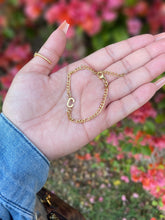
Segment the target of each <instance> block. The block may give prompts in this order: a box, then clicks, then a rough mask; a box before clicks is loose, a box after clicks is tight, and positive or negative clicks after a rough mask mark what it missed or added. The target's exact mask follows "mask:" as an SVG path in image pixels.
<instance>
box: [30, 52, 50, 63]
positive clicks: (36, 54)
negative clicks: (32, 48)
mask: <svg viewBox="0 0 165 220" xmlns="http://www.w3.org/2000/svg"><path fill="white" fill-rule="evenodd" d="M35 56H39V57H41V58H43V59H44V60H46V61H47V62H48V63H49V64H51V63H52V62H51V61H50V60H49V59H47V58H46V57H44V56H43V55H41V54H40V53H37V52H35V54H34V57H35Z"/></svg>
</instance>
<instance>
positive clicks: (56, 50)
mask: <svg viewBox="0 0 165 220" xmlns="http://www.w3.org/2000/svg"><path fill="white" fill-rule="evenodd" d="M68 28H69V24H68V23H67V22H66V21H64V22H63V23H62V24H61V25H60V26H59V27H58V28H57V29H56V30H55V31H54V32H53V33H52V34H51V35H50V36H49V38H48V39H47V41H46V42H45V43H44V45H43V46H42V47H41V49H40V50H39V52H38V53H39V54H41V55H42V56H44V57H45V58H46V59H48V60H49V61H50V62H51V64H50V63H48V62H47V61H46V60H45V59H43V58H42V57H40V56H35V57H33V59H32V60H31V61H30V62H29V63H28V64H27V65H26V69H28V70H29V69H30V71H33V72H36V73H40V74H44V75H48V74H49V73H50V72H51V70H52V69H53V68H54V66H55V65H56V64H57V62H58V60H59V58H60V57H61V55H62V53H63V51H64V48H65V45H66V33H67V30H68ZM24 71H25V68H24Z"/></svg>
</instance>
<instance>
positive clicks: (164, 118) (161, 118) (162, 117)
mask: <svg viewBox="0 0 165 220" xmlns="http://www.w3.org/2000/svg"><path fill="white" fill-rule="evenodd" d="M155 121H156V122H157V123H162V122H164V121H165V114H159V115H157V116H156V118H155Z"/></svg>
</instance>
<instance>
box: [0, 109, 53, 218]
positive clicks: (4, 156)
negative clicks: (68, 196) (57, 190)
mask: <svg viewBox="0 0 165 220" xmlns="http://www.w3.org/2000/svg"><path fill="white" fill-rule="evenodd" d="M48 172H49V161H48V159H47V158H46V157H45V156H44V155H43V154H42V153H41V152H40V151H39V150H38V149H37V148H36V147H35V146H34V145H33V143H31V141H30V140H29V139H28V138H27V137H26V136H25V135H24V134H23V133H22V132H21V131H20V130H19V129H18V128H17V127H16V126H15V125H14V124H13V123H12V122H11V121H10V120H8V119H7V118H6V117H5V115H4V114H3V113H1V114H0V202H1V203H2V204H3V206H5V207H7V208H8V209H10V210H11V209H13V211H14V212H16V211H19V213H22V214H23V215H26V214H27V215H31V216H32V215H33V209H34V205H35V194H36V193H37V192H38V191H39V190H40V189H41V188H42V186H43V185H44V184H45V182H46V180H47V176H48Z"/></svg>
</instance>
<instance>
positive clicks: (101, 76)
mask: <svg viewBox="0 0 165 220" xmlns="http://www.w3.org/2000/svg"><path fill="white" fill-rule="evenodd" d="M80 70H90V71H91V72H92V73H93V74H95V75H96V76H97V77H98V78H99V79H100V80H102V82H103V83H104V94H103V97H102V100H101V103H100V105H99V107H98V109H97V111H96V112H95V113H94V114H93V115H91V116H89V117H87V118H84V119H74V118H72V108H73V106H74V103H75V99H74V98H73V97H72V94H71V76H72V74H74V73H76V72H78V71H80ZM105 74H107V75H114V76H119V77H122V76H123V75H124V74H117V73H114V72H110V71H106V70H103V71H96V70H94V69H93V68H91V67H89V66H79V67H77V68H75V69H74V70H72V71H70V72H69V73H68V75H67V84H66V90H67V94H68V101H67V108H68V109H67V115H68V119H69V120H70V121H73V122H75V123H85V122H87V121H90V120H92V119H94V118H96V117H97V116H98V115H99V114H100V113H101V111H102V110H103V108H104V105H105V101H106V98H107V95H108V81H107V79H106V77H105Z"/></svg>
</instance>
